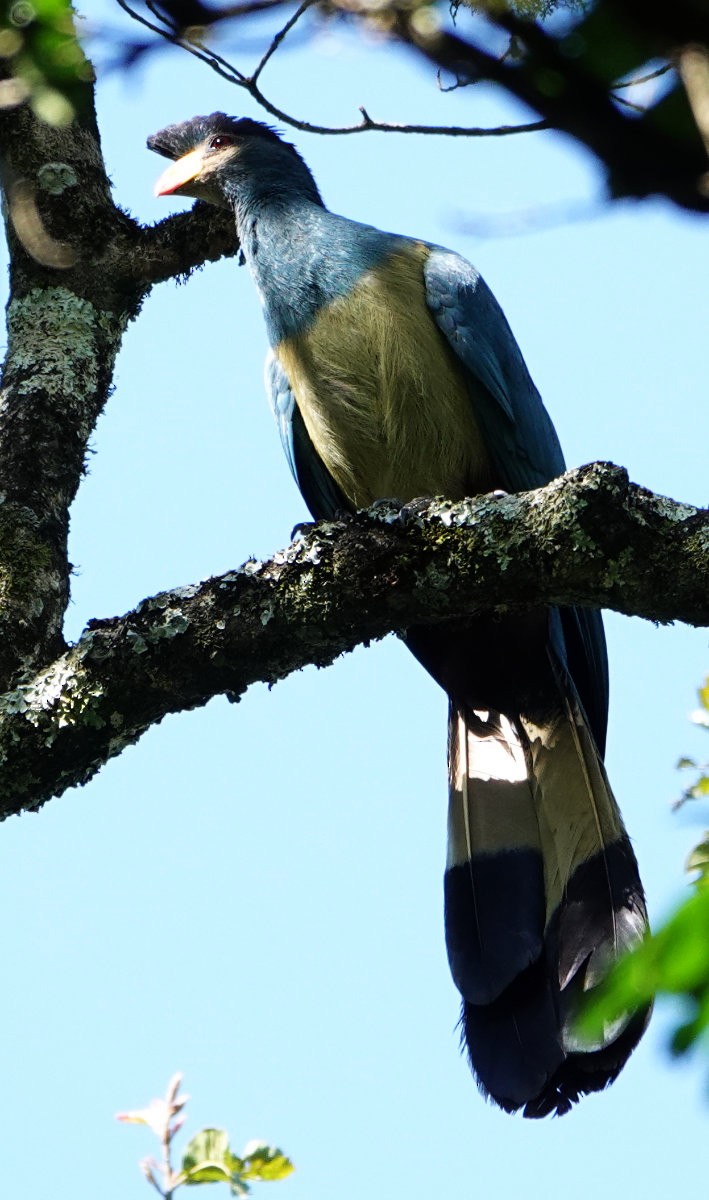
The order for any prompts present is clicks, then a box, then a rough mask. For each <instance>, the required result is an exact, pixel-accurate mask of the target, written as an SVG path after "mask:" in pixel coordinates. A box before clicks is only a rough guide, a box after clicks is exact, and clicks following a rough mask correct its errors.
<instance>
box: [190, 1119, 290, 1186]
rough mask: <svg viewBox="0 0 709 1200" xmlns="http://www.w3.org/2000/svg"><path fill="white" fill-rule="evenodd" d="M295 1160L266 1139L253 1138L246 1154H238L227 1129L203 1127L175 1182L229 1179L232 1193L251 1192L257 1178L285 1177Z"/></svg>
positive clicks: (275, 1178) (276, 1178) (211, 1181)
mask: <svg viewBox="0 0 709 1200" xmlns="http://www.w3.org/2000/svg"><path fill="white" fill-rule="evenodd" d="M293 1169H294V1168H293V1163H292V1162H291V1160H290V1159H289V1158H287V1157H286V1155H285V1154H284V1153H283V1152H282V1151H281V1150H277V1149H275V1148H274V1147H273V1146H267V1145H266V1144H265V1143H263V1142H249V1144H248V1145H247V1146H246V1148H245V1149H244V1151H243V1154H241V1155H238V1154H234V1152H233V1150H231V1149H230V1147H229V1138H228V1135H227V1134H226V1132H225V1131H224V1130H223V1129H203V1130H202V1131H201V1132H200V1133H198V1134H197V1135H196V1136H195V1137H193V1138H192V1141H191V1142H189V1144H188V1145H187V1146H186V1148H185V1151H184V1153H183V1155H182V1165H181V1170H180V1172H179V1174H178V1175H177V1177H176V1180H175V1184H174V1186H175V1187H177V1186H179V1184H181V1183H187V1184H197V1183H228V1184H229V1190H230V1192H231V1194H232V1196H247V1195H248V1194H249V1192H250V1191H251V1186H250V1185H251V1183H253V1182H254V1181H255V1180H260V1181H261V1182H264V1183H265V1182H273V1181H275V1180H278V1179H285V1178H286V1176H288V1175H290V1174H291V1172H292V1171H293Z"/></svg>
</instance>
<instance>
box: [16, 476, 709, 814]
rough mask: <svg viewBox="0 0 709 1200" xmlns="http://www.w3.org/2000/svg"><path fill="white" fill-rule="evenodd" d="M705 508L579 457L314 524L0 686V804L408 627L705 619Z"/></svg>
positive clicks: (90, 632) (27, 800) (62, 784)
mask: <svg viewBox="0 0 709 1200" xmlns="http://www.w3.org/2000/svg"><path fill="white" fill-rule="evenodd" d="M708 547H709V512H707V511H706V510H698V509H696V508H694V507H691V506H689V505H682V504H677V503H675V502H674V501H672V500H667V499H665V498H663V497H660V496H655V495H653V494H652V493H651V492H647V491H645V490H644V489H642V488H639V487H637V486H636V485H634V484H630V483H629V482H628V478H627V474H626V473H625V471H623V470H621V469H620V468H618V467H614V466H611V465H609V464H602V463H601V464H593V465H591V466H589V467H583V468H581V469H580V470H576V471H570V472H568V473H567V474H566V475H564V476H561V477H560V478H559V479H557V480H555V481H553V482H552V483H550V484H549V485H548V486H547V487H545V488H542V489H539V490H537V491H532V492H524V493H520V494H516V495H510V496H505V497H502V498H498V497H492V496H480V497H476V498H473V499H470V500H466V501H462V502H460V503H457V504H453V503H451V502H448V501H441V500H432V501H425V502H420V503H414V504H413V505H411V506H409V507H408V508H406V509H404V510H403V511H402V510H400V509H399V508H397V507H396V506H393V505H386V504H382V505H380V506H377V507H376V508H375V509H374V510H372V511H370V512H366V513H361V514H358V515H357V516H356V517H354V518H352V519H351V520H348V521H345V522H340V523H337V522H322V523H320V524H318V525H314V526H313V527H312V528H311V529H308V531H307V532H306V533H305V536H303V537H301V538H298V539H297V540H296V541H295V542H293V544H292V545H290V546H289V547H288V548H287V549H286V550H284V551H281V552H280V553H278V554H275V555H274V556H273V558H271V559H270V561H268V562H248V563H246V564H245V565H244V566H243V567H241V568H240V569H239V570H236V571H232V572H229V573H227V574H226V575H222V576H220V577H218V578H215V579H210V580H208V581H207V582H206V583H202V584H200V585H198V586H197V585H194V586H190V587H186V588H178V589H175V590H173V591H170V592H165V593H163V594H161V595H159V596H155V597H153V598H152V599H150V600H145V601H143V602H142V603H141V604H140V605H138V607H137V608H136V609H134V610H133V611H132V612H129V613H127V614H126V615H125V616H123V617H118V618H112V619H110V620H102V621H93V622H91V623H90V625H89V627H88V628H87V630H86V632H85V633H84V634H83V636H82V638H81V639H80V641H79V642H78V643H77V644H76V645H75V646H73V647H72V648H71V649H70V650H68V651H67V652H66V653H65V654H63V655H61V656H60V657H59V658H57V659H56V660H55V661H54V662H53V663H52V664H50V665H49V666H48V667H46V668H45V669H43V670H42V671H39V672H37V673H36V674H35V675H33V676H31V677H28V678H27V679H26V680H25V682H23V683H22V685H21V686H19V687H17V688H16V689H15V690H14V691H12V692H8V693H6V694H5V695H4V696H2V697H0V762H2V764H3V770H2V774H1V778H0V813H2V814H4V815H7V814H9V813H12V812H19V811H20V810H21V809H23V808H28V807H29V808H37V807H39V806H40V805H41V804H42V803H44V801H45V800H48V799H49V798H50V797H51V796H53V795H58V794H59V793H61V792H62V791H64V790H65V789H66V788H67V787H70V786H72V785H73V784H77V783H85V782H86V781H87V780H88V779H90V778H91V776H92V775H94V774H95V772H96V771H98V770H99V768H100V767H101V766H102V765H103V763H104V762H106V761H107V760H108V759H109V758H110V757H111V756H112V755H115V754H118V753H120V751H121V750H123V749H124V748H125V746H126V745H128V744H129V743H131V742H134V741H136V740H137V738H138V737H140V735H141V734H142V733H143V732H144V731H145V730H146V729H147V728H149V726H150V725H152V724H154V723H156V722H158V721H160V720H161V719H162V718H163V717H164V716H165V715H166V714H167V713H171V712H179V711H182V710H185V709H190V708H194V707H196V706H198V705H202V704H205V703H206V702H207V700H209V699H210V698H211V697H212V696H216V695H219V694H224V693H226V694H228V695H230V696H231V697H232V698H238V697H239V696H240V695H242V694H243V692H244V691H245V690H246V689H247V688H248V687H249V686H250V684H252V683H254V682H256V681H258V680H260V681H263V682H265V683H269V684H272V683H275V682H276V681H277V680H279V679H282V678H284V677H285V676H286V675H288V674H289V673H290V672H292V671H295V670H298V669H299V668H300V667H302V666H305V665H306V664H307V663H313V664H315V665H317V666H326V665H327V664H329V663H331V662H332V661H333V660H334V659H335V658H336V657H337V656H338V655H340V654H342V653H344V652H345V651H348V650H351V649H353V647H354V646H356V645H357V644H358V643H360V642H367V641H369V640H371V639H373V638H379V637H383V636H384V635H385V634H386V633H388V632H390V631H401V630H404V629H406V628H408V627H409V626H410V625H412V624H416V623H422V622H425V623H429V624H432V623H435V622H438V621H443V620H450V619H461V618H465V619H470V618H473V617H474V616H475V615H476V614H478V613H482V612H491V611H494V612H508V611H513V610H523V609H528V608H530V607H534V606H537V605H541V604H548V603H553V604H572V603H573V604H585V605H588V606H593V607H601V606H604V607H610V608H614V609H616V610H617V611H618V612H623V613H627V614H630V615H636V616H642V617H645V618H647V619H649V620H654V621H671V620H683V621H687V622H689V623H691V624H696V625H706V624H709V554H708V553H707V548H708Z"/></svg>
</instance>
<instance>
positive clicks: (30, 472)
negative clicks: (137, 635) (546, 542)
mask: <svg viewBox="0 0 709 1200" xmlns="http://www.w3.org/2000/svg"><path fill="white" fill-rule="evenodd" d="M84 91H85V96H84V104H83V106H82V109H81V112H80V113H79V115H77V119H76V120H75V121H73V122H72V123H71V124H69V125H61V126H55V125H51V124H48V123H46V122H44V121H42V120H39V119H38V118H37V117H36V115H35V114H34V113H33V112H32V109H31V107H30V105H29V104H17V105H15V106H14V107H5V108H1V109H0V162H1V164H2V166H1V169H0V183H1V184H2V188H3V192H4V194H5V199H6V226H7V236H8V242H9V248H10V261H11V268H10V300H9V304H8V309H7V329H8V342H7V352H6V356H5V361H4V364H3V368H2V381H1V384H0V389H1V390H0V688H4V687H7V686H9V683H10V681H11V679H12V677H13V675H15V674H16V673H17V672H18V671H26V670H28V669H32V668H35V669H36V668H37V667H38V666H39V665H41V664H42V663H44V662H47V661H50V660H51V659H53V658H54V657H55V656H56V655H57V654H59V653H60V652H61V650H62V649H63V648H64V643H63V640H62V632H61V631H62V623H63V619H64V613H65V610H66V605H67V603H68V598H69V576H70V569H71V568H70V564H69V561H68V557H67V535H68V527H69V507H70V505H71V503H72V501H73V499H74V496H75V495H76V491H77V488H78V487H79V484H80V481H81V479H82V477H83V474H84V469H85V459H86V451H87V446H88V442H89V438H90V436H91V434H92V432H93V430H94V428H95V425H96V421H97V420H98V417H99V415H100V413H101V411H102V409H103V407H104V404H105V403H106V399H107V397H108V393H109V390H110V387H111V380H112V374H113V366H114V362H115V359H116V355H117V353H118V350H119V348H120V344H121V339H122V336H123V331H124V330H125V327H126V325H127V324H128V322H129V321H130V320H131V318H132V317H134V316H135V315H136V314H137V312H138V311H139V309H140V305H141V304H142V302H143V300H144V299H145V297H146V295H147V294H148V292H149V291H150V288H151V287H152V285H153V284H154V283H155V282H157V281H159V280H162V279H167V278H169V277H170V276H173V275H186V274H188V273H189V272H190V271H191V270H192V269H193V268H194V267H195V266H198V265H199V264H201V263H202V262H204V261H207V260H213V259H216V258H219V257H221V256H222V255H223V254H226V253H233V252H234V250H235V249H236V238H235V235H234V229H233V220H232V219H230V217H229V216H228V214H221V213H214V212H212V211H206V209H207V206H205V205H202V206H198V208H197V209H196V210H195V211H194V212H192V213H186V214H181V215H179V216H177V217H173V218H171V219H170V220H168V221H163V222H161V223H160V225H158V226H156V227H155V228H153V229H141V228H140V226H139V225H138V224H137V223H136V222H135V221H133V220H132V219H131V218H130V217H129V216H127V215H126V214H125V213H124V212H123V211H122V210H121V209H120V208H118V207H117V206H116V205H114V203H113V200H112V197H111V191H110V184H109V180H108V177H107V175H106V171H105V167H104V163H103V158H102V155H101V148H100V143H99V137H98V132H97V129H96V126H95V120H94V116H93V107H92V103H91V84H90V83H89V82H87V83H86V84H85V85H84Z"/></svg>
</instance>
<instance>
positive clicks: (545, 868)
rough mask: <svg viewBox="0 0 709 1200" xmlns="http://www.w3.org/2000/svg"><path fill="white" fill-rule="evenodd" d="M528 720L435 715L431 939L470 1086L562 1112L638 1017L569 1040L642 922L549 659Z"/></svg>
mask: <svg viewBox="0 0 709 1200" xmlns="http://www.w3.org/2000/svg"><path fill="white" fill-rule="evenodd" d="M552 677H553V680H554V684H553V688H552V689H550V692H553V693H555V694H553V695H552V698H551V699H549V700H548V703H546V704H545V705H544V706H543V708H539V709H538V710H537V711H535V712H534V714H533V715H526V714H525V715H521V714H507V715H505V714H501V713H493V712H481V711H480V710H472V709H471V708H469V707H468V706H466V705H464V704H461V703H460V702H452V703H451V714H450V722H449V731H450V737H449V751H450V752H449V763H450V806H449V850H448V864H447V870H446V881H445V897H446V937H447V944H448V953H449V959H450V962H451V969H452V972H453V977H454V979H455V982H456V985H457V987H458V989H459V991H460V992H461V994H462V996H463V1015H462V1027H463V1036H464V1039H465V1042H466V1045H467V1048H468V1054H469V1057H470V1061H471V1066H472V1068H473V1071H474V1073H475V1075H476V1077H477V1079H478V1083H479V1085H480V1087H481V1088H482V1089H483V1090H484V1091H485V1092H486V1093H487V1094H489V1095H490V1096H491V1098H492V1099H493V1100H495V1101H496V1102H497V1103H498V1104H500V1105H501V1107H503V1108H505V1109H507V1110H508V1111H515V1110H517V1109H519V1108H523V1109H524V1114H525V1116H530V1117H537V1116H544V1115H546V1114H547V1113H550V1112H556V1113H563V1112H566V1111H568V1109H569V1108H570V1107H571V1105H572V1104H573V1103H574V1102H575V1101H576V1100H577V1099H578V1098H579V1096H581V1095H583V1094H585V1093H586V1092H591V1091H597V1090H599V1089H601V1088H603V1087H605V1086H607V1084H608V1083H610V1082H611V1081H612V1080H613V1079H614V1078H615V1077H616V1075H617V1074H618V1072H619V1071H620V1069H621V1067H622V1066H623V1064H624V1062H625V1060H626V1059H627V1057H628V1055H629V1054H630V1052H631V1050H632V1049H633V1047H634V1046H635V1044H636V1043H637V1041H638V1039H639V1038H640V1036H641V1034H642V1031H643V1029H644V1027H645V1024H646V1019H647V1014H643V1015H641V1016H639V1017H638V1016H636V1017H633V1018H626V1019H625V1020H622V1021H619V1022H616V1023H615V1024H614V1025H613V1026H612V1027H609V1028H608V1029H606V1030H605V1031H604V1033H603V1036H602V1037H601V1038H599V1039H598V1041H597V1042H595V1043H590V1042H583V1041H582V1040H581V1039H580V1037H579V1035H578V1033H577V1032H576V1029H575V1023H574V1014H575V1012H576V1009H577V1005H578V1000H579V997H580V996H581V994H582V993H583V992H585V991H587V990H588V989H589V988H592V987H594V986H596V985H597V983H598V982H599V981H600V979H601V978H602V977H603V976H604V974H605V973H606V971H607V969H608V967H609V965H610V964H611V963H612V961H613V960H614V959H615V958H616V957H617V956H618V955H619V954H620V953H622V952H623V951H624V950H626V949H627V948H629V947H630V946H632V945H634V944H635V943H636V942H637V941H638V940H639V939H640V938H641V937H642V936H643V933H644V931H645V928H646V923H647V918H646V913H645V905H644V899H643V893H642V887H641V884H640V879H639V876H638V870H637V864H636V861H635V856H634V854H633V851H632V848H631V846H630V842H629V839H628V837H627V834H626V833H625V830H624V827H623V824H622V819H621V817H620V813H619V810H618V806H617V804H616V802H615V799H614V797H613V794H612V792H611V790H610V786H609V784H608V779H607V777H606V774H605V770H604V768H603V764H602V762H601V759H600V756H599V754H598V751H597V749H596V746H595V743H594V741H593V737H592V735H591V733H590V731H589V729H588V725H587V723H586V720H585V717H584V713H583V709H582V706H581V703H580V701H579V699H578V696H577V694H576V692H575V689H574V687H573V684H572V682H571V680H570V679H569V678H568V676H566V675H565V673H564V672H563V671H562V670H561V669H560V668H559V669H555V668H554V664H553V663H552Z"/></svg>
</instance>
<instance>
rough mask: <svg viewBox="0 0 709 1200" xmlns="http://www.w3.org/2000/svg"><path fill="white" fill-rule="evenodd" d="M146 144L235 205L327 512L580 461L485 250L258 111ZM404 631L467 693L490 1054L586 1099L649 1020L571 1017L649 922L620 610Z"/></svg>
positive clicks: (309, 468) (529, 1097)
mask: <svg viewBox="0 0 709 1200" xmlns="http://www.w3.org/2000/svg"><path fill="white" fill-rule="evenodd" d="M148 146H149V147H150V149H152V150H155V151H157V152H158V153H159V154H162V155H164V156H166V157H167V158H171V159H173V160H174V161H173V163H172V164H171V165H170V166H169V167H168V168H167V169H166V170H165V172H164V174H163V175H162V176H161V178H160V180H159V181H158V183H157V185H156V189H155V191H156V194H157V195H159V196H167V195H172V194H178V195H187V196H195V197H197V198H198V199H202V200H206V201H208V202H211V203H213V204H216V205H219V206H221V207H223V208H228V209H232V210H233V212H234V217H235V220H236V230H237V234H238V238H239V242H240V246H241V254H242V255H243V259H244V260H245V262H246V264H247V266H248V269H249V271H250V273H251V275H252V277H253V280H254V282H255V284H256V288H257V291H258V295H259V298H260V301H261V304H262V306H263V314H264V318H265V322H266V328H267V332H268V338H269V342H270V346H271V350H270V353H269V356H268V360H267V369H266V379H267V388H268V391H269V393H270V400H271V403H272V406H273V410H274V413H275V416H276V420H277V423H278V427H279V430H280V435H281V440H282V442H283V447H284V449H285V453H286V457H287V459H288V462H289V465H290V469H291V471H292V472H293V475H294V476H295V479H296V482H297V484H298V486H299V488H300V490H301V492H302V494H303V497H304V499H305V501H306V504H307V505H308V507H309V509H310V511H311V513H312V515H313V517H315V518H316V519H319V518H323V517H332V516H333V515H334V514H336V513H338V512H346V511H348V510H350V511H351V510H355V509H358V508H363V507H365V506H367V505H370V504H372V503H373V502H374V501H376V500H377V499H380V498H384V497H386V498H397V499H398V500H400V501H401V502H404V503H406V502H410V501H411V500H412V499H414V498H417V497H422V496H435V495H443V496H446V497H448V498H450V499H454V500H455V499H460V498H462V497H464V496H470V495H473V494H476V493H482V492H488V491H491V490H497V489H499V490H503V491H507V492H510V491H522V490H525V489H529V488H535V487H538V486H540V485H542V484H545V483H547V482H548V481H549V480H551V479H553V478H554V477H555V476H557V475H559V474H560V473H561V472H562V471H563V470H564V459H563V456H562V453H561V449H560V446H559V442H558V439H557V436H556V432H555V430H554V427H553V425H552V423H551V420H550V418H549V416H548V414H547V412H546V410H545V408H544V406H543V404H542V401H541V398H540V396H539V393H538V392H537V390H536V388H535V386H534V384H533V382H532V380H531V378H530V375H529V372H528V371H527V368H526V366H525V363H524V360H523V358H522V355H521V353H520V350H519V348H518V346H517V343H516V341H515V339H514V337H513V334H512V332H511V330H510V327H509V325H508V323H507V321H506V319H505V316H504V314H503V312H502V310H501V308H500V306H499V305H498V303H497V301H496V300H495V297H494V296H493V294H492V292H491V291H490V290H489V288H488V287H487V286H486V284H485V283H484V281H483V280H482V278H481V277H480V275H479V274H478V272H477V271H476V270H475V268H474V267H472V266H471V265H470V264H469V263H468V262H466V261H465V259H463V258H461V257H459V255H457V254H455V253H453V252H452V251H450V250H446V249H444V248H442V247H440V246H435V245H431V244H429V243H427V242H423V241H418V240H416V239H415V238H411V237H402V236H398V235H396V234H391V233H384V232H382V231H381V230H379V229H376V228H373V227H372V226H370V225H365V224H360V223H359V222H357V221H353V220H349V219H348V218H346V217H342V216H338V215H336V214H335V213H332V212H329V211H328V209H327V208H325V206H324V204H323V201H322V199H321V197H320V193H319V191H318V188H317V186H316V184H315V181H314V179H313V177H312V175H311V173H310V171H309V169H308V167H307V166H306V165H305V163H304V161H303V159H302V158H301V156H300V155H299V153H298V152H297V151H296V150H295V149H294V147H293V146H292V145H290V144H289V143H288V142H286V141H284V140H283V139H282V138H281V137H280V136H279V135H278V134H277V133H276V132H275V131H274V130H272V129H271V128H270V127H268V126H266V125H263V124H261V123H260V122H257V121H253V120H251V119H248V118H240V119H237V118H233V117H228V116H226V115H225V114H224V113H219V112H217V113H212V114H211V116H205V117H195V118H193V119H192V120H189V121H185V122H183V123H181V124H176V125H171V126H169V127H168V128H166V129H163V130H161V131H160V132H159V133H156V134H155V135H154V136H152V137H151V138H149V139H148ZM405 640H406V642H407V644H408V646H409V648H410V649H411V650H412V651H413V653H414V654H415V655H416V657H417V658H418V659H419V660H420V661H421V662H422V663H423V665H424V666H425V667H426V668H427V670H428V671H429V672H430V674H431V675H432V676H433V677H434V679H436V680H437V681H438V683H439V684H441V686H442V687H443V688H444V689H445V691H446V693H447V694H448V697H449V739H448V746H449V749H448V758H449V779H450V790H449V815H448V857H447V864H446V872H445V885H444V891H445V930H446V942H447V949H448V958H449V962H450V967H451V971H452V974H453V978H454V980H455V983H456V985H457V987H458V990H459V991H460V993H461V996H462V998H463V1007H462V1018H461V1026H462V1033H463V1038H464V1042H465V1045H466V1047H467V1052H468V1056H469V1059H470V1063H471V1066H472V1069H473V1072H474V1074H475V1077H476V1079H477V1082H478V1084H479V1086H480V1088H481V1089H482V1091H483V1092H484V1093H485V1094H486V1095H488V1096H489V1097H491V1098H492V1099H493V1100H494V1101H495V1102H496V1103H497V1104H499V1105H500V1106H501V1107H502V1108H504V1109H506V1110H507V1111H510V1112H513V1111H515V1110H518V1109H523V1111H524V1115H525V1116H528V1117H540V1116H544V1115H546V1114H548V1113H559V1114H561V1113H565V1112H567V1111H568V1110H569V1109H570V1107H571V1105H572V1103H573V1102H574V1101H576V1100H577V1099H578V1098H579V1096H581V1095H583V1094H584V1093H587V1092H592V1091H597V1090H599V1089H601V1088H603V1087H605V1086H606V1085H607V1084H608V1083H610V1082H611V1081H612V1080H613V1079H615V1077H616V1076H617V1074H618V1072H619V1071H620V1069H621V1067H622V1066H623V1064H624V1063H625V1061H626V1059H627V1058H628V1055H629V1054H630V1052H631V1051H632V1049H633V1048H634V1046H635V1045H636V1043H637V1041H638V1039H639V1038H640V1036H641V1034H642V1031H643V1029H644V1026H645V1023H646V1016H647V1014H646V1013H641V1014H635V1015H632V1016H628V1017H627V1018H626V1019H624V1020H619V1021H617V1022H616V1023H615V1024H613V1025H611V1026H609V1027H608V1028H606V1029H605V1031H604V1033H603V1035H601V1036H599V1037H598V1039H597V1040H596V1041H593V1042H591V1041H589V1040H588V1039H584V1038H583V1037H582V1036H581V1035H580V1034H579V1033H578V1032H577V1026H576V1022H575V1020H574V1013H575V1010H576V1008H577V1004H578V999H579V996H580V995H581V994H582V993H583V992H585V991H587V990H588V989H590V988H593V987H594V986H595V985H596V984H597V983H598V982H599V980H600V979H601V978H602V977H603V976H604V974H605V973H606V971H607V969H608V966H609V964H610V963H611V962H612V961H613V960H614V958H615V957H616V956H617V955H618V954H620V953H621V952H623V951H624V950H626V949H627V948H629V947H631V946H633V945H635V944H636V943H637V942H638V940H639V939H640V938H641V937H642V936H643V934H644V931H645V929H646V924H647V918H646V912H645V902H644V897H643V891H642V886H641V883H640V879H639V875H638V868H637V863H636V860H635V856H634V854H633V851H632V848H631V845H630V841H629V838H628V836H627V834H626V832H625V829H624V826H623V822H622V818H621V815H620V812H619V810H618V806H617V804H616V801H615V799H614V797H613V794H612V792H611V790H610V786H609V783H608V779H607V776H606V773H605V770H604V767H603V757H602V756H603V753H604V748H605V738H606V723H607V709H608V673H607V662H606V650H605V640H604V634H603V626H602V623H601V617H600V614H598V613H597V612H595V611H591V610H586V609H581V608H543V609H542V608H537V609H535V610H533V611H531V612H528V613H526V614H523V615H521V616H520V615H515V616H511V615H507V616H505V617H494V616H490V617H488V618H480V617H476V618H475V620H471V621H469V622H467V623H457V624H455V625H453V626H451V625H445V624H444V625H440V624H439V625H435V626H430V627H426V626H423V627H420V628H418V627H417V628H412V629H409V630H408V632H407V633H406V635H405ZM414 819H415V818H414Z"/></svg>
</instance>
